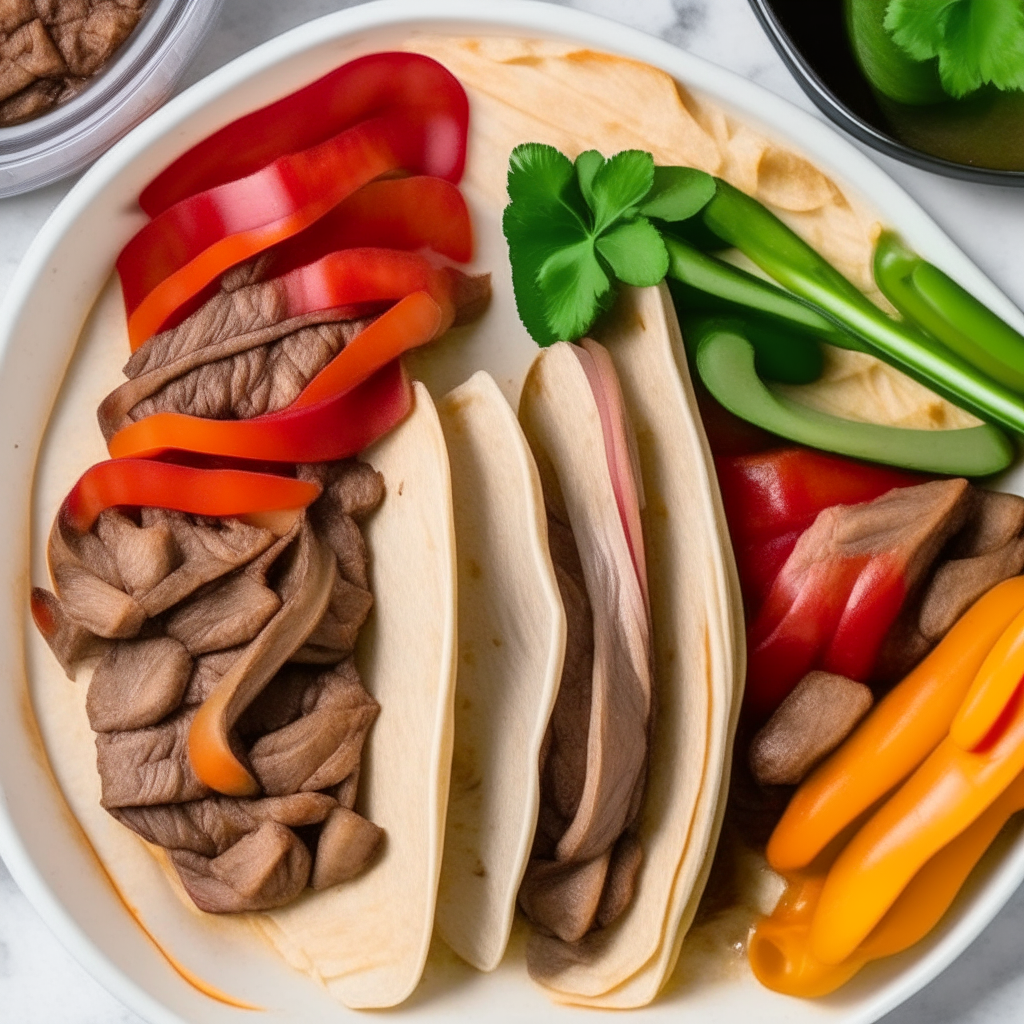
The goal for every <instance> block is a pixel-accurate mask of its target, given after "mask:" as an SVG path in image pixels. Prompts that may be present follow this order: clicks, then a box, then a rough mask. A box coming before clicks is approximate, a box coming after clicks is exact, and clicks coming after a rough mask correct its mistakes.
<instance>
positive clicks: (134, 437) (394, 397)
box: [108, 360, 413, 462]
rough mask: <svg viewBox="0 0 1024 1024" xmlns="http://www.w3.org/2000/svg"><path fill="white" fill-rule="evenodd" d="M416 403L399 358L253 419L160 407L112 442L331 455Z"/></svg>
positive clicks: (115, 449) (142, 449)
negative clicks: (350, 383)
mask: <svg viewBox="0 0 1024 1024" xmlns="http://www.w3.org/2000/svg"><path fill="white" fill-rule="evenodd" d="M412 402H413V398H412V385H411V383H410V382H409V378H408V376H407V375H406V373H405V371H404V370H403V369H402V366H401V363H400V362H399V361H398V360H395V361H394V362H391V363H388V364H387V365H386V366H385V367H384V368H383V369H381V370H378V371H377V372H376V373H375V374H374V375H373V376H372V377H370V378H369V379H368V380H365V381H363V383H362V384H359V385H358V386H357V387H354V388H352V389H351V390H350V391H347V392H345V393H344V394H342V395H335V396H334V397H332V398H328V399H326V400H325V401H322V402H317V403H316V404H315V405H307V406H303V407H299V408H296V407H295V405H294V403H293V404H292V405H290V406H289V407H288V408H286V409H282V410H281V411H280V412H274V413H268V414H267V415H264V416H254V417H253V418H252V419H248V420H208V419H204V418H202V417H201V416H187V415H185V414H184V413H176V412H158V413H155V414H154V415H152V416H147V417H145V419H141V420H138V421H137V422H135V423H131V424H129V425H128V426H127V427H124V428H123V429H121V430H119V431H118V432H117V433H116V434H115V435H114V436H113V437H112V438H111V439H110V444H109V445H108V449H109V451H110V454H111V457H112V458H115V459H122V458H138V457H146V458H150V457H153V456H155V455H161V454H162V453H163V452H167V451H185V452H194V453H196V454H199V455H221V456H226V457H228V458H234V459H255V460H258V461H263V462H330V461H332V460H334V459H346V458H349V457H350V456H352V455H355V454H357V453H358V452H361V451H362V450H363V449H364V448H366V447H367V446H369V445H371V444H373V442H374V441H376V440H377V439H378V438H380V437H383V436H384V435H385V434H386V433H387V432H388V431H389V430H392V429H393V428H394V427H396V426H397V425H398V424H399V423H401V421H402V420H404V419H405V417H406V416H407V415H408V413H409V411H410V410H411V409H412Z"/></svg>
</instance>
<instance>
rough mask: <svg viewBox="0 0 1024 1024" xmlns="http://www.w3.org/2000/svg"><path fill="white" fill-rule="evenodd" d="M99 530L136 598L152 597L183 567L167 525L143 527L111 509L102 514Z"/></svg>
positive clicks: (172, 535) (98, 534)
mask: <svg viewBox="0 0 1024 1024" xmlns="http://www.w3.org/2000/svg"><path fill="white" fill-rule="evenodd" d="M95 530H96V535H97V536H98V537H99V539H100V540H101V541H102V542H103V546H104V547H105V548H106V549H107V551H108V552H109V553H110V555H111V556H112V558H113V560H114V564H115V566H116V567H117V572H118V576H119V577H120V582H121V584H122V585H123V586H124V588H125V590H127V592H128V593H129V594H131V595H132V597H141V596H142V595H144V594H147V593H149V591H151V590H152V589H153V588H154V587H155V586H156V585H157V584H158V583H159V582H160V581H161V580H162V579H164V577H166V576H168V575H170V573H171V572H172V570H174V569H175V568H176V567H177V566H178V565H180V564H181V559H182V556H181V552H180V551H179V550H178V545H177V544H176V543H175V540H174V534H173V533H172V532H171V529H170V527H169V526H168V525H167V524H166V523H157V524H155V525H154V526H149V527H140V526H138V525H137V524H136V523H134V522H132V520H131V519H129V518H128V517H127V516H125V515H122V514H121V513H120V512H118V511H117V510H116V509H107V511H105V512H101V513H100V517H99V519H98V520H97V521H96V527H95Z"/></svg>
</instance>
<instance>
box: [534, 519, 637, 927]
mask: <svg viewBox="0 0 1024 1024" xmlns="http://www.w3.org/2000/svg"><path fill="white" fill-rule="evenodd" d="M548 543H549V547H550V550H551V559H552V562H553V563H554V567H555V577H556V579H557V581H558V589H559V593H560V595H561V598H562V604H563V607H564V608H565V616H566V645H565V660H564V662H563V666H562V678H561V682H560V684H559V690H558V696H557V698H556V700H555V706H554V708H553V710H552V714H551V718H550V721H549V723H548V731H547V734H546V736H545V738H544V744H543V746H542V749H541V805H540V812H539V816H538V822H537V831H536V834H535V837H534V846H533V853H532V856H531V859H530V862H529V864H528V866H527V870H526V874H525V876H524V878H523V882H522V885H521V886H520V890H519V905H520V907H521V908H522V909H523V912H524V913H525V914H526V916H527V917H528V918H529V919H530V920H531V921H532V922H533V923H534V924H535V925H536V926H537V927H538V928H539V929H540V930H541V931H542V932H544V933H547V934H549V935H554V936H555V937H557V938H558V939H560V940H561V941H562V942H565V943H575V942H578V941H580V940H581V939H582V938H583V937H584V936H585V935H587V934H588V933H589V932H591V931H592V930H594V929H595V928H598V929H600V928H604V927H606V926H607V925H609V924H611V923H612V922H613V921H614V920H615V919H616V918H617V917H618V916H619V915H620V914H621V913H622V912H623V911H624V910H625V908H626V907H627V906H628V905H629V902H630V901H631V899H632V897H633V892H634V889H635V884H636V875H637V872H638V871H639V869H640V864H641V861H642V859H643V851H642V848H641V846H640V843H639V842H638V840H637V839H636V837H635V836H633V835H632V833H631V827H632V825H633V823H634V821H635V818H636V815H637V813H638V811H639V807H640V799H641V797H642V793H643V784H644V779H645V775H646V772H645V764H646V756H645V750H641V751H640V752H639V753H640V757H639V759H637V756H636V754H637V752H636V751H635V750H628V751H623V749H622V745H621V740H620V742H619V743H617V742H616V737H615V735H614V733H615V730H616V729H617V728H621V726H622V725H623V718H627V717H629V716H628V714H624V715H623V716H621V717H620V716H618V715H616V716H613V717H614V718H615V720H614V721H610V722H608V723H607V732H608V734H607V735H603V736H602V737H601V739H600V741H599V742H600V743H601V756H602V757H603V759H604V760H605V762H606V764H610V765H611V770H610V772H609V776H610V777H612V778H615V777H617V778H618V780H620V782H621V786H620V787H619V789H618V790H614V789H606V790H604V791H601V792H598V793H597V794H596V795H595V794H593V793H592V794H591V796H590V797H589V804H588V805H587V806H583V801H584V799H585V794H586V791H587V773H588V768H589V766H590V758H591V756H592V755H593V751H592V749H591V747H592V744H591V736H590V731H591V729H592V728H593V725H594V720H595V719H594V715H593V710H594V709H593V700H594V687H595V679H594V676H595V636H594V629H595V626H594V614H593V609H592V607H591V602H590V598H589V596H588V594H587V589H586V579H585V575H584V570H583V566H582V563H581V561H580V556H579V551H578V548H577V546H576V541H575V539H574V537H573V534H572V530H571V529H570V528H569V527H568V525H566V524H565V523H564V522H563V521H561V519H559V518H558V517H557V516H556V515H555V514H553V513H552V511H551V510H550V508H549V511H548ZM601 720H602V717H601V716H599V717H598V719H597V721H598V722H600V721H601ZM641 722H642V726H643V728H644V729H646V728H647V724H648V723H647V713H646V712H642V713H641ZM627 745H628V744H627ZM637 765H639V767H638V768H637ZM582 819H585V824H584V826H583V827H582V828H581V827H580V822H581V820H582ZM573 829H575V831H576V833H577V834H576V835H575V836H573V835H572V832H571V830H573ZM570 837H571V841H570Z"/></svg>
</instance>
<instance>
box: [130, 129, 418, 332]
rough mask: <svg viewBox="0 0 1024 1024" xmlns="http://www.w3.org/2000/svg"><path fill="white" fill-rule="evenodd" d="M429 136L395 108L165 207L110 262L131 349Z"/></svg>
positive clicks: (411, 156) (412, 164)
mask: <svg viewBox="0 0 1024 1024" xmlns="http://www.w3.org/2000/svg"><path fill="white" fill-rule="evenodd" d="M430 136H431V127H430V125H429V124H425V123H423V122H414V121H412V120H410V119H409V118H408V117H406V116H403V115H398V114H391V115H388V116H386V117H381V118H376V119H373V120H370V121H364V122H363V123H362V124H359V125H356V126H355V127H354V128H350V129H348V130H347V131H345V132H342V133H340V134H339V135H336V136H333V137H332V138H330V139H328V140H327V141H326V142H322V143H320V144H319V145H318V146H314V147H313V148H311V149H307V150H302V151H301V152H298V153H292V154H289V155H288V156H283V157H281V158H280V159H279V160H277V161H276V162H275V163H273V164H270V165H269V166H267V167H264V168H263V169H262V170H260V171H257V172H256V173H255V174H252V175H250V176H249V177H248V178H241V179H239V180H238V181H232V182H229V183H228V184H225V185H219V186H217V187H216V188H213V189H210V190H209V191H207V192H200V193H198V194H197V195H194V196H190V197H189V198H188V199H184V200H182V201H181V202H180V203H177V204H176V205H175V206H172V207H171V208H170V209H168V210H165V211H164V212H163V213H162V214H161V215H160V216H159V217H157V218H156V219H155V220H153V221H150V223H149V224H147V225H146V226H145V227H144V228H143V229H142V230H141V231H140V232H139V233H138V234H137V235H136V236H135V237H134V238H133V239H132V240H131V241H130V242H129V243H128V245H126V246H125V248H124V249H123V250H122V252H121V255H120V256H119V257H118V260H117V270H118V274H119V275H120V277H121V285H122V289H123V293H124V300H125V306H126V309H127V312H128V336H129V339H130V341H131V345H132V348H133V350H134V349H135V348H138V346H139V345H141V344H142V342H144V341H145V340H146V339H147V338H148V337H150V336H151V335H152V334H155V333H156V332H157V331H159V330H160V329H161V328H162V327H163V326H164V324H165V323H166V322H167V321H168V319H169V318H170V317H171V316H172V315H173V314H174V312H175V311H176V310H177V309H178V308H179V307H180V306H182V305H184V304H185V303H187V302H188V301H189V300H190V299H191V298H192V297H193V296H195V295H196V294H197V293H199V292H201V291H202V290H203V288H205V287H206V286H207V285H208V284H210V283H211V282H212V281H214V280H215V279H216V278H217V277H219V276H220V275H221V274H222V273H223V272H224V271H225V270H227V269H228V268H229V267H232V266H234V265H235V264H237V263H241V262H242V261H243V260H246V259H249V258H250V257H251V256H255V255H256V254H257V253H260V252H262V251H263V250H265V249H268V248H270V246H272V245H274V244H275V243H277V242H280V241H283V240H284V239H286V238H290V237H291V236H293V235H296V234H298V233H299V232H300V231H302V230H303V229H304V228H307V227H309V225H310V224H312V223H314V222H315V221H317V220H318V219H319V218H320V217H322V216H323V215H324V214H325V213H327V211H328V210H330V209H332V208H333V207H334V206H336V205H337V204H338V203H339V202H341V201H342V200H343V199H345V198H346V197H348V196H349V195H351V194H352V193H353V192H354V191H355V190H356V189H358V188H360V187H361V186H363V185H365V184H367V183H368V182H370V181H372V180H373V179H374V178H377V177H379V176H380V175H381V174H384V173H385V172H387V171H391V170H396V169H398V168H402V167H405V168H410V169H418V168H419V167H420V165H421V164H422V162H423V159H424V154H425V153H426V151H427V150H428V149H429V148H430V142H429V138H430Z"/></svg>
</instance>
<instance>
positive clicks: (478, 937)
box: [437, 371, 565, 971]
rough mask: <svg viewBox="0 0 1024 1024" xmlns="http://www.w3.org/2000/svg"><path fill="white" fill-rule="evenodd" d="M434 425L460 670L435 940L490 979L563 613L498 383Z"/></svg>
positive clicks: (532, 469)
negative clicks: (443, 468)
mask: <svg viewBox="0 0 1024 1024" xmlns="http://www.w3.org/2000/svg"><path fill="white" fill-rule="evenodd" d="M438 413H439V415H440V418H441V425H442V427H443V429H444V434H445V440H446V441H447V443H448V457H449V459H450V460H451V467H452V495H453V499H454V509H455V536H456V539H457V559H458V592H459V660H458V674H457V683H456V695H455V750H454V755H453V759H452V782H451V792H450V795H449V800H448V821H447V825H446V829H445V845H444V859H443V861H442V864H441V885H440V890H439V893H438V904H437V928H438V931H439V932H440V934H441V937H442V938H443V939H444V940H445V942H447V943H448V945H449V946H451V948H452V949H453V950H454V951H455V952H456V953H458V955H459V956H461V957H462V958H463V959H464V960H466V961H467V962H468V963H470V964H472V965H473V966H474V967H476V968H477V969H478V970H481V971H491V970H493V969H494V968H495V967H497V966H498V963H499V962H500V960H501V958H502V955H503V954H504V952H505V946H506V945H507V943H508V937H509V933H510V931H511V929H512V919H513V916H514V914H515V906H516V893H517V892H518V890H519V883H520V882H521V881H522V877H523V872H524V871H525V870H526V862H527V860H528V858H529V856H530V846H531V843H532V841H533V833H534V829H535V828H536V824H537V811H538V807H539V803H540V777H539V774H540V773H539V765H540V752H541V744H542V742H543V740H544V733H545V730H546V728H547V723H548V718H549V717H550V715H551V708H552V706H553V705H554V700H555V694H556V691H557V686H558V680H559V677H560V676H561V671H562V658H563V656H564V653H565V612H564V611H563V609H562V603H561V600H560V599H559V596H558V584H557V583H556V582H555V572H554V568H553V566H552V564H551V556H550V554H549V553H548V541H547V519H546V517H545V513H544V498H543V495H542V493H541V487H540V477H539V476H538V474H537V467H536V465H535V463H534V461H533V456H532V455H531V454H530V450H529V447H528V446H527V444H526V439H525V438H524V437H523V432H522V429H521V428H520V426H519V422H518V420H517V419H516V416H515V413H514V412H513V411H512V409H511V407H510V406H509V404H508V402H507V401H506V400H505V398H504V396H503V395H502V393H501V391H500V390H499V388H498V386H497V384H495V382H494V379H493V378H492V377H491V376H490V375H489V374H487V373H484V372H483V371H480V372H478V373H475V374H474V375H473V376H472V377H471V378H470V379H469V380H468V381H466V383H465V384H462V385H460V386H459V387H457V388H455V389H454V390H453V391H451V392H449V394H448V395H447V396H445V398H444V399H442V401H441V402H440V403H439V405H438Z"/></svg>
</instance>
